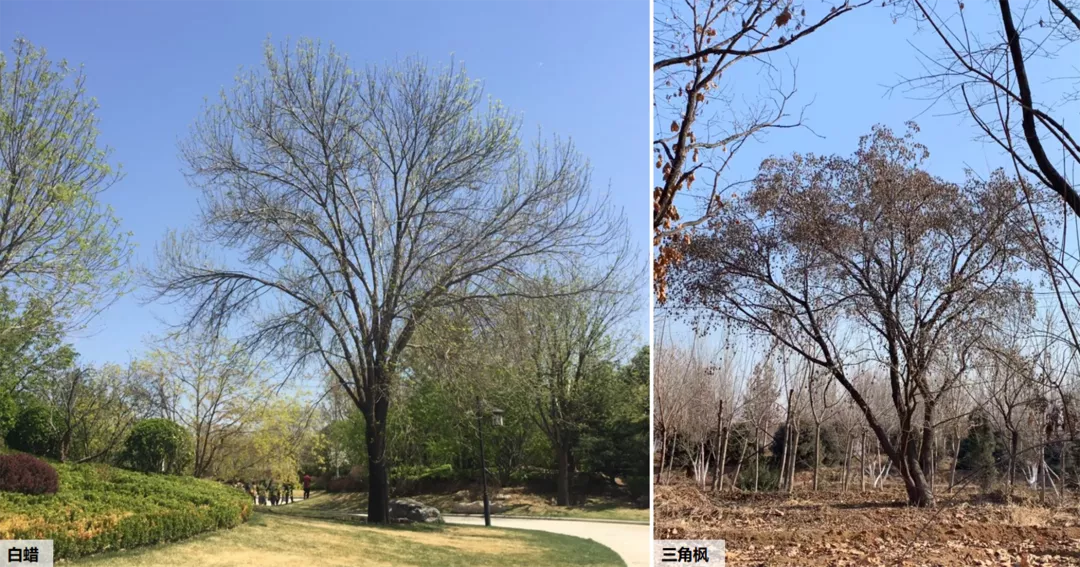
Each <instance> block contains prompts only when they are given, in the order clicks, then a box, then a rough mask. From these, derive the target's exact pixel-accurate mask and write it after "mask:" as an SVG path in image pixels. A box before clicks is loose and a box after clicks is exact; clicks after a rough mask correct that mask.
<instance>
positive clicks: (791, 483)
mask: <svg viewBox="0 0 1080 567" xmlns="http://www.w3.org/2000/svg"><path fill="white" fill-rule="evenodd" d="M799 433H800V432H799V428H798V427H795V440H794V441H792V443H791V459H789V460H790V461H791V476H790V477H789V478H788V487H787V490H788V494H791V493H793V492H795V465H796V464H798V456H799Z"/></svg>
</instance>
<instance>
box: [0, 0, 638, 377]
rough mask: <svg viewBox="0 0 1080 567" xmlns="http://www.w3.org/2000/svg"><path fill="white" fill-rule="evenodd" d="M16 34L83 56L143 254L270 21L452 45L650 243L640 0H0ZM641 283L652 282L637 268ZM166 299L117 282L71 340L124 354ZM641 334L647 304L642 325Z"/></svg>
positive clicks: (301, 33) (184, 207)
mask: <svg viewBox="0 0 1080 567" xmlns="http://www.w3.org/2000/svg"><path fill="white" fill-rule="evenodd" d="M17 35H22V36H24V37H25V38H26V39H27V40H29V41H30V42H32V43H34V44H35V45H36V46H38V47H44V48H45V49H47V50H48V53H49V57H50V58H51V59H54V60H59V59H61V58H66V59H67V60H68V61H69V62H71V63H81V64H84V69H85V73H86V76H87V83H86V86H87V90H88V92H89V94H90V95H92V96H94V97H96V98H97V99H98V101H99V103H100V106H101V109H100V111H99V113H98V116H99V117H100V120H101V124H100V128H101V137H100V141H102V142H104V143H106V144H108V145H109V146H111V147H112V148H113V149H114V150H115V153H114V161H115V162H120V163H122V164H123V170H124V171H125V172H126V176H125V177H124V179H123V180H122V181H121V182H120V183H118V184H117V185H116V186H115V187H114V188H113V189H112V190H111V191H109V192H108V194H107V195H106V201H107V202H108V203H109V204H111V205H112V206H113V207H114V208H115V210H116V212H117V214H118V216H120V217H121V219H122V221H123V227H124V228H125V229H127V230H130V231H132V232H133V233H134V238H135V242H136V243H137V246H138V249H137V251H136V260H137V261H141V262H146V261H149V260H151V259H152V254H153V248H154V246H155V243H156V242H157V241H158V240H159V239H160V238H161V237H162V235H163V234H164V233H165V230H166V229H167V228H181V227H185V226H188V225H189V224H190V223H191V222H192V221H193V219H194V215H195V212H196V206H197V201H196V199H197V194H196V191H195V190H194V189H192V188H189V187H188V186H187V185H186V183H185V181H184V179H183V177H182V176H181V174H180V162H179V160H178V155H177V153H178V152H177V146H176V143H177V140H178V139H180V138H182V137H184V136H185V135H186V134H187V132H188V128H189V126H190V125H191V123H192V122H193V121H194V120H195V118H196V117H197V116H198V115H199V110H200V107H201V105H202V102H203V99H204V97H214V96H216V95H217V93H218V91H219V90H220V89H221V88H223V87H228V86H230V85H231V84H232V82H233V78H234V76H235V75H236V71H237V69H238V68H239V66H241V65H243V66H244V67H246V68H254V67H257V66H258V65H259V64H260V63H261V60H262V59H261V55H262V46H263V43H264V41H265V40H266V39H267V37H268V36H269V37H270V38H271V39H272V41H274V42H280V41H282V40H284V39H286V38H287V37H289V38H292V39H294V40H295V39H297V38H299V37H310V38H315V39H320V40H322V41H323V42H324V43H327V42H332V43H333V44H334V45H335V46H336V47H337V48H338V50H339V51H340V52H342V53H345V54H347V55H348V56H349V58H350V60H351V62H352V63H353V64H354V65H356V66H363V65H364V64H366V63H377V64H383V63H387V62H391V61H393V60H396V59H399V58H402V57H406V56H410V55H417V54H418V55H420V56H422V57H425V58H427V59H428V60H429V62H431V63H433V64H435V63H440V64H441V63H445V62H448V61H449V59H450V56H451V54H453V56H454V57H455V58H456V59H457V60H458V61H461V62H464V63H465V66H466V68H467V70H468V72H469V74H470V76H472V77H473V78H477V79H482V80H483V81H484V82H485V85H486V90H487V93H488V94H490V95H492V96H493V97H495V98H498V99H500V100H501V101H502V102H503V103H504V104H506V105H507V106H508V107H510V108H511V109H514V110H516V111H518V112H522V113H523V116H524V130H523V131H524V132H525V133H526V134H529V135H531V134H532V133H533V132H535V131H536V127H538V126H540V127H543V129H544V134H545V135H551V134H558V135H559V136H561V137H570V138H571V139H572V140H573V141H574V142H575V144H576V145H577V147H578V149H579V150H580V151H581V152H582V153H583V154H584V155H586V156H587V157H588V158H589V159H590V160H591V162H592V165H593V181H594V184H595V187H596V190H598V191H608V190H609V189H610V192H611V194H612V196H613V199H614V201H615V203H616V205H617V206H619V207H622V208H623V209H624V210H625V211H626V214H627V216H628V217H629V219H630V221H631V228H632V229H633V232H634V242H635V243H636V244H638V245H639V249H640V250H641V251H642V252H641V254H642V256H641V258H642V262H643V263H644V262H645V255H646V251H647V247H648V241H649V240H648V234H649V212H648V200H647V198H646V195H647V192H646V189H647V188H648V183H649V181H648V178H647V174H646V169H645V168H646V165H645V164H646V159H648V152H649V151H650V148H649V141H648V137H649V125H650V122H651V120H650V118H649V115H647V114H646V113H647V111H648V101H649V89H650V88H651V84H650V82H649V75H648V72H649V71H648V70H649V65H648V61H649V43H650V38H649V5H648V3H647V2H646V1H645V0H634V1H630V0H624V1H609V2H599V1H594V2H556V3H539V2H520V1H514V2H461V3H452V4H451V3H435V2H431V3H425V2H400V3H389V2H386V3H383V2H345V1H340V2H327V3H318V2H294V3H287V2H267V3H263V2H232V3H210V2H144V3H135V2H105V1H101V2H78V3H63V2H9V1H6V0H5V1H4V2H0V41H2V44H3V49H4V50H5V51H7V52H8V53H10V46H11V43H12V41H13V40H14V38H15V37H16V36H17ZM642 289H645V285H644V282H643V286H642ZM172 313H173V310H172V308H171V307H168V306H154V305H151V306H143V305H141V304H140V303H139V301H137V300H136V299H135V298H124V299H122V300H121V301H119V302H118V303H117V304H115V305H113V306H112V307H110V308H109V309H108V310H107V311H106V312H105V313H103V314H102V315H101V316H100V317H99V318H98V319H96V320H95V321H94V323H93V325H92V331H93V332H92V333H88V334H84V335H86V336H82V337H76V338H75V339H74V343H75V345H76V347H77V348H78V350H79V352H80V353H81V354H82V356H83V357H84V359H85V360H87V361H91V362H96V363H100V362H106V361H112V362H124V361H126V360H128V359H129V358H130V356H137V355H138V354H139V352H140V351H141V350H142V348H143V339H144V337H145V336H147V335H148V334H152V333H157V332H160V331H161V330H163V329H164V325H163V324H162V323H161V321H160V318H165V319H169V318H170V317H172V316H173V315H172ZM636 327H637V328H638V329H639V332H640V333H641V335H642V338H643V339H644V338H645V337H647V336H648V313H647V311H645V310H642V312H641V314H640V315H639V323H638V324H637V325H636Z"/></svg>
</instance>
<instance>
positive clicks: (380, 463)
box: [364, 395, 390, 524]
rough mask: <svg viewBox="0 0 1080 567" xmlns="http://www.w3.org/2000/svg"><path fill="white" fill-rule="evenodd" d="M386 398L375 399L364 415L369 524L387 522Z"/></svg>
mask: <svg viewBox="0 0 1080 567" xmlns="http://www.w3.org/2000/svg"><path fill="white" fill-rule="evenodd" d="M389 409H390V399H389V398H388V397H387V396H385V395H382V396H378V398H376V399H375V400H374V402H373V403H371V404H369V408H368V411H366V412H364V421H365V425H366V426H367V427H366V428H365V430H366V431H365V433H366V438H367V452H368V517H367V521H368V523H369V524H388V523H390V472H389V470H388V467H387V463H386V414H387V413H388V410H389Z"/></svg>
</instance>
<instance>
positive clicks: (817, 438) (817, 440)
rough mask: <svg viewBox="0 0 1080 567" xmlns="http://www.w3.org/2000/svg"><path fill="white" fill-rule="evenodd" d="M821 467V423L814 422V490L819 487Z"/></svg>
mask: <svg viewBox="0 0 1080 567" xmlns="http://www.w3.org/2000/svg"><path fill="white" fill-rule="evenodd" d="M820 469H821V424H820V423H816V424H814V492H817V489H818V471H819V470H820Z"/></svg>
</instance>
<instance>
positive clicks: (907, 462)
mask: <svg viewBox="0 0 1080 567" xmlns="http://www.w3.org/2000/svg"><path fill="white" fill-rule="evenodd" d="M906 436H907V435H906V434H904V435H902V436H901V447H905V446H906V449H907V450H906V451H904V454H903V459H901V462H900V465H901V466H900V476H901V478H903V480H904V488H905V490H906V491H907V495H908V504H911V505H912V506H918V507H920V508H928V507H933V506H934V492H933V491H932V490H931V489H930V484H929V483H928V482H927V481H926V475H924V474H923V469H922V462H921V461H922V459H921V451H919V450H918V448H917V447H916V446H915V443H914V439H911V438H907V439H904V437H906Z"/></svg>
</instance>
